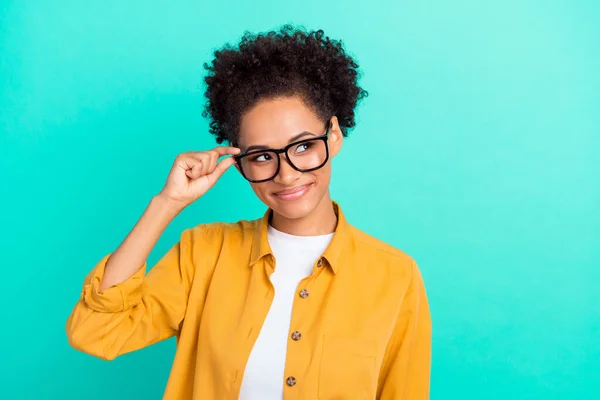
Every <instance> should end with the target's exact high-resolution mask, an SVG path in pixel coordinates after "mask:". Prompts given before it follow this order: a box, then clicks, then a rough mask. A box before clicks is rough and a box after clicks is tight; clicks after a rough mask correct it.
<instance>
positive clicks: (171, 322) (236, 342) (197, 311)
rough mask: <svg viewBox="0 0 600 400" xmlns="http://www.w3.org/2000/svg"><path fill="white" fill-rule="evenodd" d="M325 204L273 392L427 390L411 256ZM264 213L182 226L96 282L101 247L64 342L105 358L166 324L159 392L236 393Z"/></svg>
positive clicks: (259, 274) (252, 322)
mask: <svg viewBox="0 0 600 400" xmlns="http://www.w3.org/2000/svg"><path fill="white" fill-rule="evenodd" d="M333 205H334V208H335V211H336V214H337V216H338V223H337V227H336V230H335V233H334V235H333V238H332V240H331V243H330V245H329V246H328V247H327V249H326V250H325V252H324V253H323V255H322V257H321V258H319V259H318V260H317V261H316V262H315V265H314V267H313V272H312V274H311V275H310V276H308V277H307V278H306V279H304V280H302V281H301V282H300V284H299V285H298V289H297V296H296V298H295V300H294V305H293V311H292V318H291V323H290V335H289V342H288V346H287V353H286V364H285V374H284V376H282V377H281V379H282V384H283V386H284V399H285V400H288V399H289V400H291V399H311V400H313V399H323V400H325V399H382V400H384V399H385V400H391V399H396V400H397V399H410V400H413V399H414V400H421V399H427V398H428V396H429V373H430V372H429V371H430V360H431V319H430V315H429V307H428V303H427V297H426V294H425V288H424V286H423V281H422V278H421V274H420V273H419V270H418V268H417V265H416V264H415V262H414V261H413V260H412V259H411V258H410V257H409V256H408V255H406V254H405V253H403V252H402V251H400V250H397V249H395V248H394V247H392V246H390V245H387V244H385V243H383V242H381V241H379V240H377V239H374V238H373V237H371V236H369V235H367V234H365V233H363V232H361V231H360V230H358V229H357V228H355V227H353V226H351V225H350V224H349V223H348V222H347V221H346V219H345V218H344V215H343V213H342V211H341V208H340V207H339V205H338V204H337V203H335V202H333ZM270 213H271V210H267V212H266V213H265V215H264V216H263V217H262V218H261V219H257V220H254V221H240V222H237V223H230V224H228V223H211V224H205V225H199V226H196V227H194V228H191V229H187V230H185V231H184V232H183V233H182V235H181V240H180V241H179V243H177V244H176V245H174V246H173V247H172V248H171V249H170V250H169V251H168V252H167V253H166V254H165V255H164V256H163V257H162V258H161V260H160V261H159V262H158V263H157V264H156V265H155V266H154V267H153V268H152V269H151V270H150V272H149V273H148V275H145V269H146V265H144V266H143V267H142V268H141V269H140V270H139V271H138V272H136V274H135V275H134V276H132V277H131V278H129V279H128V280H127V281H125V282H123V283H120V284H118V285H115V286H113V287H111V288H109V289H106V290H104V291H103V292H99V291H98V286H99V284H100V281H101V279H102V274H103V273H104V267H105V265H106V262H107V260H108V257H109V256H110V255H107V256H106V257H104V258H103V259H102V260H101V261H100V262H99V264H98V265H97V266H96V268H94V270H93V271H92V272H91V273H90V274H89V275H88V277H87V278H86V280H85V282H84V286H83V291H82V293H81V299H80V300H79V302H78V303H77V305H76V306H75V308H74V310H73V312H72V314H71V316H70V317H69V319H68V321H67V327H66V328H67V335H68V338H69V342H70V343H71V345H72V346H73V347H75V348H76V349H79V350H81V351H84V352H86V353H89V354H92V355H94V356H97V357H100V358H103V359H107V360H112V359H114V358H115V357H117V356H118V355H120V354H124V353H128V352H131V351H134V350H137V349H140V348H143V347H146V346H148V345H151V344H153V343H156V342H158V341H161V340H164V339H166V338H169V337H172V336H176V337H177V351H176V354H175V360H174V362H173V368H172V370H171V375H170V378H169V381H168V384H167V388H166V390H165V394H164V398H165V399H177V400H180V399H202V400H212V399H215V400H223V399H237V398H238V396H239V392H240V386H241V382H242V374H243V373H244V370H245V366H246V362H247V360H248V357H249V356H250V351H251V350H252V347H253V344H254V342H255V340H256V338H257V336H258V334H259V332H260V329H261V326H262V324H263V322H264V320H265V318H266V316H267V312H268V310H269V307H270V305H271V302H272V300H273V287H272V285H271V283H270V280H269V276H270V274H271V273H272V272H273V271H274V269H275V259H274V257H273V256H272V254H271V249H270V247H269V242H268V239H267V226H268V220H269V215H270ZM294 332H300V333H301V335H297V334H295V335H292V333H294ZM298 336H300V338H298Z"/></svg>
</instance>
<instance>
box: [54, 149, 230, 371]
mask: <svg viewBox="0 0 600 400" xmlns="http://www.w3.org/2000/svg"><path fill="white" fill-rule="evenodd" d="M237 153H239V149H237V148H234V147H226V146H221V147H216V148H215V149H213V150H210V151H205V152H193V151H192V152H186V153H182V154H180V155H178V156H177V158H176V159H175V162H174V163H173V167H172V168H171V172H170V173H169V176H168V177H167V182H166V184H165V186H164V188H163V189H162V191H161V192H160V194H159V195H157V196H155V197H154V198H153V199H152V201H151V202H150V204H149V206H148V208H147V209H146V211H145V212H144V214H143V215H142V217H141V218H140V220H139V221H138V223H137V224H136V225H135V227H134V228H133V230H132V231H131V233H130V234H129V235H128V236H127V237H126V238H125V240H124V241H123V243H121V245H120V246H119V248H118V249H117V250H116V251H115V252H114V253H113V254H111V255H108V256H106V257H104V259H103V260H102V261H100V263H99V264H98V265H97V266H96V268H94V270H93V271H92V272H91V273H90V274H89V275H88V277H87V278H86V280H85V283H84V286H83V291H82V293H81V298H80V300H79V301H78V302H77V305H76V306H75V308H74V309H73V311H72V313H71V316H70V317H69V319H68V321H67V327H66V328H67V336H68V338H69V343H70V344H71V345H72V346H73V347H75V348H76V349H79V350H81V351H84V352H86V353H89V354H92V355H95V356H97V357H100V358H104V359H109V360H111V359H114V358H115V357H117V356H118V355H120V354H123V353H127V352H130V351H133V350H136V349H139V348H142V347H145V346H149V345H151V344H153V343H156V342H158V341H160V340H163V339H166V338H168V337H170V336H173V335H175V334H176V333H177V332H178V331H179V329H180V325H181V322H182V321H183V317H184V315H185V311H186V307H187V300H188V296H189V292H190V287H191V282H192V280H193V276H194V273H195V270H194V257H193V255H192V252H193V251H194V248H195V247H196V245H195V243H197V242H198V241H199V240H204V238H203V236H204V230H203V229H192V230H187V231H185V232H184V233H183V234H182V235H181V240H180V242H179V243H177V244H176V245H175V246H173V247H172V248H171V249H170V250H169V252H168V253H167V254H165V255H164V256H163V258H162V259H161V260H160V261H159V262H158V263H157V264H156V266H154V268H152V270H151V271H150V273H149V274H148V276H144V274H145V271H146V258H147V257H148V254H149V253H150V251H151V250H152V248H153V247H154V245H155V244H156V242H157V241H158V238H159V237H160V235H161V234H162V232H163V231H164V229H165V228H166V227H167V225H168V224H169V223H170V222H171V221H172V220H173V218H175V216H176V215H177V214H179V212H180V211H181V210H183V208H185V207H186V206H187V205H189V204H191V203H193V202H194V201H195V200H197V199H198V198H200V197H201V196H202V195H204V193H206V191H208V190H209V189H210V188H211V187H212V186H213V185H214V184H215V183H216V182H217V180H218V179H219V178H220V177H221V176H222V175H223V173H224V172H225V171H226V170H227V169H228V168H229V167H231V166H232V165H233V163H234V160H233V158H232V157H228V158H225V159H223V160H221V161H218V159H219V157H222V156H226V155H232V154H237ZM208 251H210V250H208Z"/></svg>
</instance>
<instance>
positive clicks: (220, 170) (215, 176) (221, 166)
mask: <svg viewBox="0 0 600 400" xmlns="http://www.w3.org/2000/svg"><path fill="white" fill-rule="evenodd" d="M233 164H235V160H234V159H233V157H227V158H224V159H222V160H221V161H219V163H218V164H217V166H216V167H215V169H214V170H213V172H211V173H210V174H208V175H206V178H207V179H208V182H209V183H210V185H211V186H212V185H214V184H215V183H216V182H217V180H219V178H220V177H221V176H222V175H223V174H224V173H225V171H227V170H228V169H229V167H231V166H232V165H233Z"/></svg>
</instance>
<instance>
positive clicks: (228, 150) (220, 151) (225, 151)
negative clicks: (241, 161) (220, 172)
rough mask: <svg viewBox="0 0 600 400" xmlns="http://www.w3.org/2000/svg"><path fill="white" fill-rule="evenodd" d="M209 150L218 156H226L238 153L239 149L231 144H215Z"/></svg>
mask: <svg viewBox="0 0 600 400" xmlns="http://www.w3.org/2000/svg"><path fill="white" fill-rule="evenodd" d="M211 151H213V152H215V153H217V155H218V156H219V157H222V156H226V155H229V154H231V155H235V154H239V153H240V151H241V150H240V149H238V148H237V147H233V146H217V147H215V148H214V149H212V150H211Z"/></svg>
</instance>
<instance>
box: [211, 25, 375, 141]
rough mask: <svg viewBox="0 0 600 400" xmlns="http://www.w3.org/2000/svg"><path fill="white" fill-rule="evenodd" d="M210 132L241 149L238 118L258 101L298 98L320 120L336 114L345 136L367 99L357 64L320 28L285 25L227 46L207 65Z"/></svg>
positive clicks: (244, 36)
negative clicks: (362, 102) (282, 97)
mask: <svg viewBox="0 0 600 400" xmlns="http://www.w3.org/2000/svg"><path fill="white" fill-rule="evenodd" d="M204 68H205V69H206V70H207V71H208V74H207V76H206V78H205V83H206V92H205V96H206V99H207V101H206V104H205V109H204V112H203V114H202V115H203V116H204V117H207V118H209V121H210V132H211V134H213V135H215V136H216V140H217V143H219V144H221V143H223V142H224V141H226V140H227V141H228V142H229V143H231V144H233V145H234V146H235V145H237V138H238V136H237V135H238V134H239V124H240V119H241V117H242V115H243V113H244V112H246V111H248V110H249V109H250V108H252V107H253V106H254V105H255V104H256V103H257V102H258V101H260V100H263V99H268V98H275V97H280V96H293V95H297V96H300V97H301V98H302V99H303V101H304V102H305V104H306V105H307V106H308V107H310V108H311V110H313V112H315V114H316V115H317V116H319V118H321V119H322V120H323V121H326V120H327V118H329V117H331V116H332V115H335V116H337V118H338V121H339V125H340V129H341V130H342V134H343V135H344V136H347V135H348V131H349V130H351V129H352V128H353V127H354V126H355V114H354V110H355V108H356V105H357V104H358V102H359V101H360V100H362V99H363V98H364V97H366V96H367V95H368V93H367V91H365V90H364V89H362V88H361V87H360V86H359V85H358V79H359V77H360V73H359V70H358V64H357V62H356V60H354V59H353V58H352V57H350V56H349V55H348V54H347V53H346V51H345V50H344V47H343V44H342V42H341V41H338V40H333V39H330V38H329V37H328V36H325V34H324V33H323V31H322V30H317V31H310V32H307V31H306V30H305V29H304V28H295V27H292V26H291V25H284V26H283V27H281V28H280V29H279V30H277V31H270V32H267V33H262V34H253V33H250V32H245V33H244V35H243V36H242V39H241V42H240V43H239V45H238V46H237V47H232V46H231V45H225V46H224V47H223V48H221V49H219V50H216V51H215V52H214V59H213V61H212V63H211V64H207V63H205V64H204Z"/></svg>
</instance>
